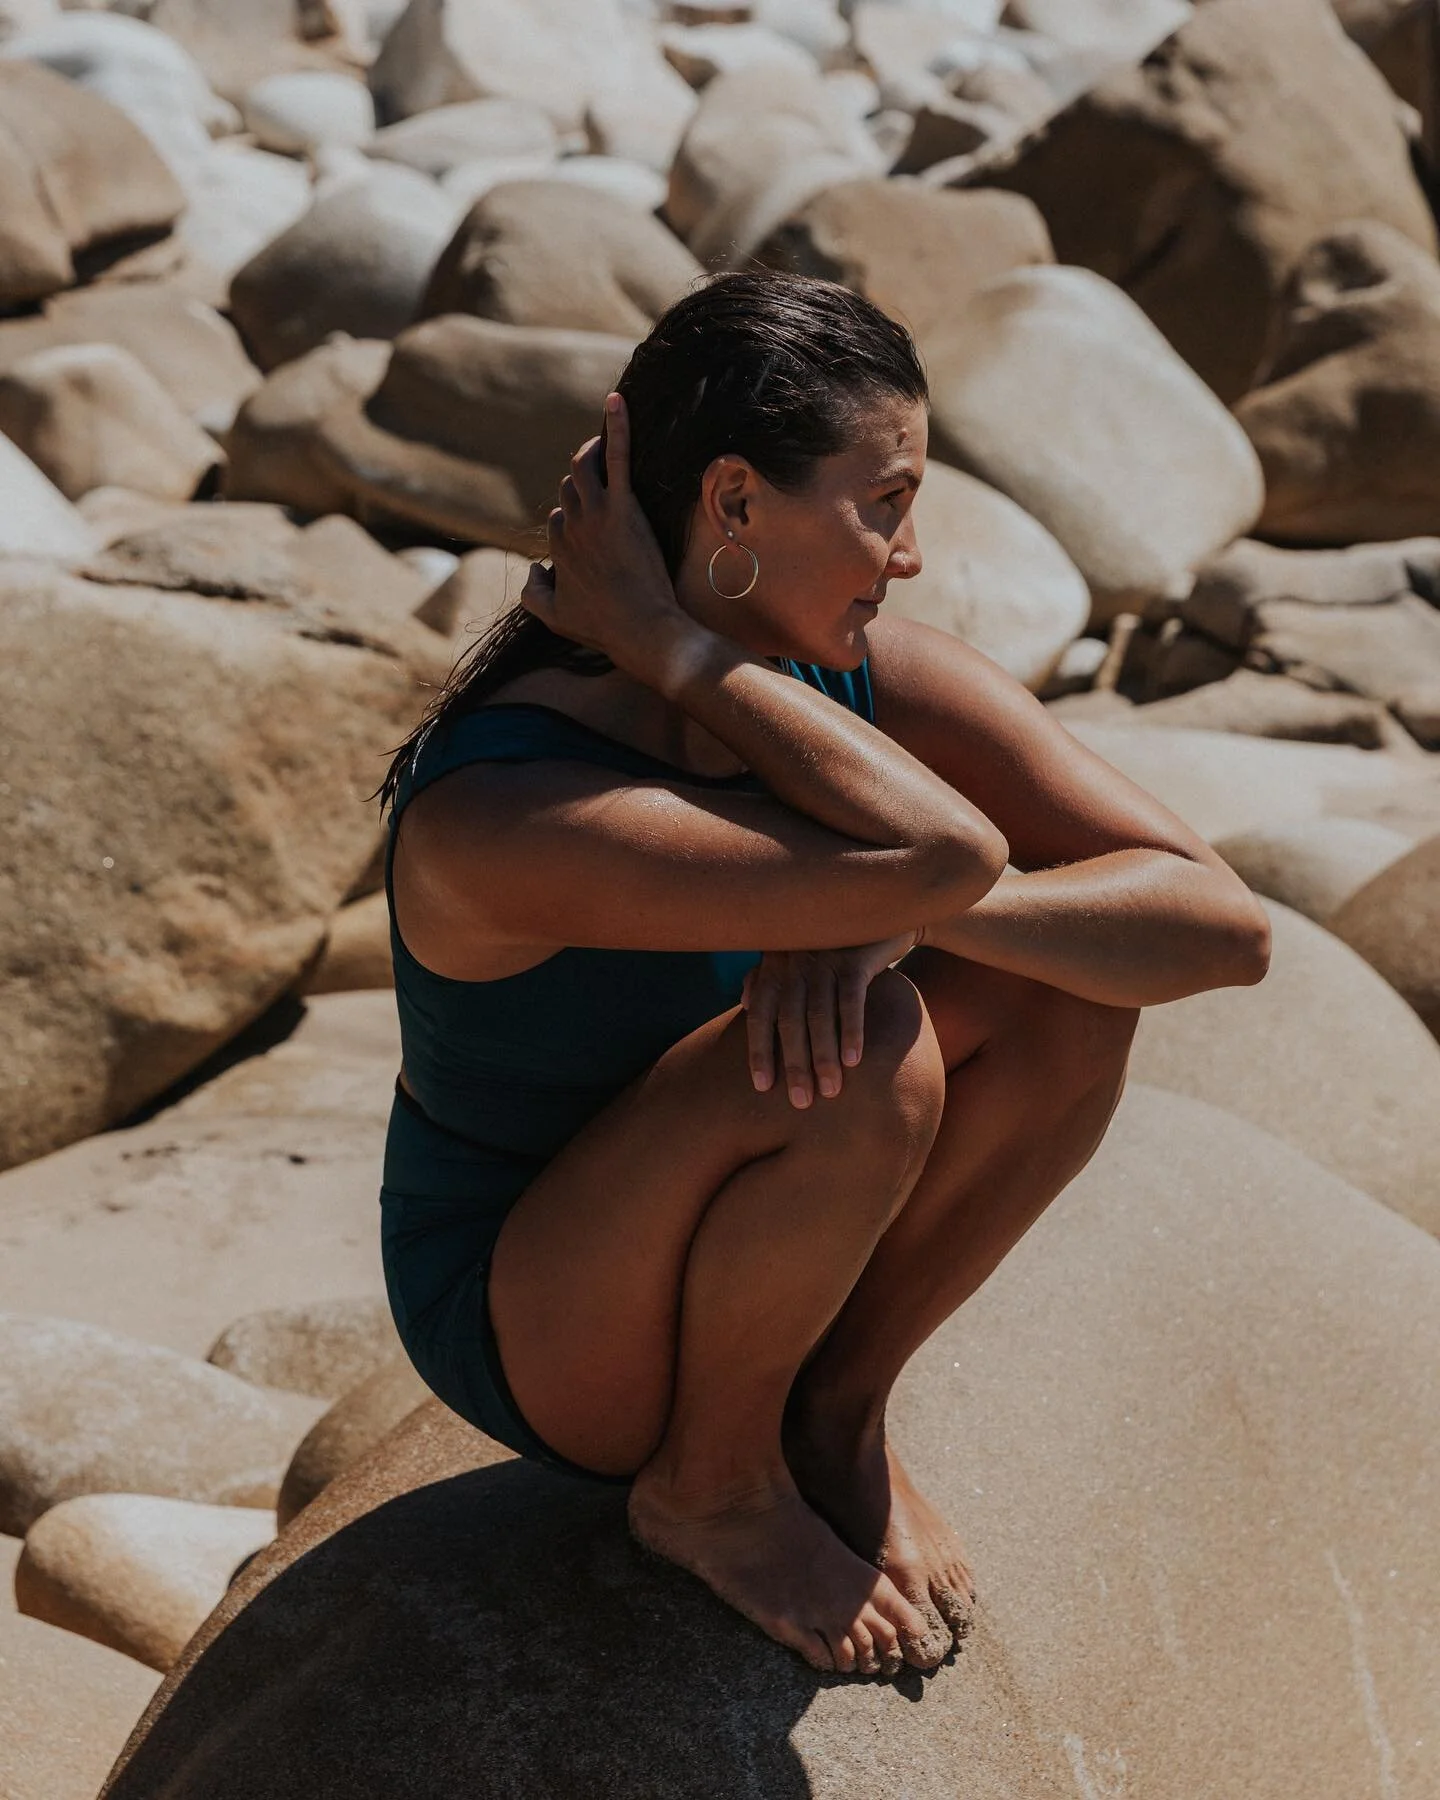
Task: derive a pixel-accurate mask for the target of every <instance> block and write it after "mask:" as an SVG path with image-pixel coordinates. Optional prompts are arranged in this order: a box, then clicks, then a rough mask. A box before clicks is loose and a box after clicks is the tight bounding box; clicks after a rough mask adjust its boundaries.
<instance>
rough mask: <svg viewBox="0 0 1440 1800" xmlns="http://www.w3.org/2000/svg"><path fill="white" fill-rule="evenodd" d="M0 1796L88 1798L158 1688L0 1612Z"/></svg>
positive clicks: (100, 1652) (60, 1636) (87, 1646)
mask: <svg viewBox="0 0 1440 1800" xmlns="http://www.w3.org/2000/svg"><path fill="white" fill-rule="evenodd" d="M0 1669H3V1670H4V1672H5V1678H4V1680H3V1681H0V1793H3V1794H4V1795H5V1800H94V1796H95V1790H96V1787H97V1785H98V1783H100V1782H101V1781H103V1780H104V1779H105V1771H106V1770H107V1769H108V1768H109V1767H110V1765H111V1763H112V1762H113V1761H114V1760H115V1757H116V1756H117V1755H118V1754H119V1752H120V1749H121V1746H122V1745H123V1744H124V1742H125V1739H126V1738H127V1737H128V1736H129V1734H130V1731H131V1729H132V1728H133V1727H134V1725H135V1722H136V1720H137V1719H138V1718H139V1717H140V1715H141V1713H142V1712H144V1710H145V1705H146V1702H147V1701H148V1700H149V1699H150V1697H151V1695H152V1694H153V1693H154V1692H155V1689H156V1687H157V1685H158V1683H159V1677H158V1676H157V1675H156V1674H155V1673H154V1671H153V1670H151V1669H147V1668H145V1667H144V1666H143V1665H142V1664H140V1663H138V1662H135V1661H134V1660H133V1659H132V1658H130V1657H128V1656H121V1655H120V1654H119V1653H118V1652H117V1651H115V1650H104V1649H102V1648H101V1647H100V1645H99V1644H92V1643H89V1642H87V1641H86V1639H84V1638H82V1637H76V1636H75V1634H74V1633H73V1632H69V1631H57V1630H56V1628H55V1627H54V1626H53V1625H42V1624H41V1623H40V1621H39V1620H38V1619H27V1618H24V1617H23V1616H22V1615H21V1614H19V1613H17V1612H13V1611H11V1610H10V1609H9V1608H8V1607H4V1606H0Z"/></svg>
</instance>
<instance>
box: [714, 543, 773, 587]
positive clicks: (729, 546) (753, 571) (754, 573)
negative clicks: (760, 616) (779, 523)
mask: <svg viewBox="0 0 1440 1800" xmlns="http://www.w3.org/2000/svg"><path fill="white" fill-rule="evenodd" d="M721 550H741V551H743V552H744V553H745V555H746V556H748V557H749V558H750V579H749V580H748V581H747V582H746V583H745V585H744V587H743V588H741V590H740V592H739V593H738V594H727V593H725V592H724V591H723V590H722V589H720V588H718V587H717V586H716V585H715V563H716V560H717V558H718V557H719V555H720V551H721ZM706 575H707V576H708V577H709V581H710V591H711V593H712V594H718V595H719V596H720V598H721V599H722V600H743V599H744V598H745V596H746V595H747V594H748V593H749V592H750V590H751V588H753V587H754V585H755V583H756V582H757V581H758V580H759V579H760V558H759V557H758V556H757V555H756V554H755V552H754V551H753V550H752V549H751V548H750V546H749V545H748V544H737V543H736V541H735V539H734V538H730V539H729V540H727V542H725V543H723V544H721V545H720V546H719V547H718V548H717V549H716V551H715V554H714V556H712V557H711V558H710V566H709V568H708V569H707V570H706Z"/></svg>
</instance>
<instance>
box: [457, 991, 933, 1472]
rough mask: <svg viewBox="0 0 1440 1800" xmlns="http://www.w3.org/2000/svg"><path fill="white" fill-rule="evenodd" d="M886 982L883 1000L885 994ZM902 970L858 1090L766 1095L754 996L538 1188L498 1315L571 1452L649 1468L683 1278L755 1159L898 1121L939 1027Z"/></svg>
mask: <svg viewBox="0 0 1440 1800" xmlns="http://www.w3.org/2000/svg"><path fill="white" fill-rule="evenodd" d="M877 988H878V990H879V992H878V998H877ZM928 1029H929V1027H928V1021H926V1019H925V1014H924V1008H923V1005H922V1004H921V1003H920V1001H919V997H918V995H917V994H916V991H915V989H914V988H913V986H912V985H911V984H910V983H909V982H908V981H906V980H905V979H904V978H903V977H901V976H890V977H888V978H882V980H881V982H880V983H878V984H876V987H872V990H871V1001H870V1004H869V1006H868V1007H867V1019H866V1050H865V1057H864V1060H863V1061H862V1064H861V1066H860V1069H859V1070H849V1071H847V1072H846V1078H845V1088H844V1090H843V1091H842V1092H841V1094H840V1095H839V1096H837V1097H836V1098H835V1099H831V1100H818V1099H817V1100H816V1101H815V1103H814V1104H813V1105H812V1106H810V1107H809V1108H807V1109H804V1110H797V1109H795V1108H794V1107H792V1106H791V1104H790V1102H789V1100H788V1098H787V1097H786V1095H785V1093H784V1088H783V1084H779V1085H777V1086H776V1087H775V1088H772V1089H771V1090H770V1091H769V1092H768V1093H764V1094H761V1093H757V1092H756V1091H755V1089H754V1087H753V1086H752V1084H751V1081H750V1076H749V1070H748V1065H747V1057H746V1044H745V1024H744V1014H743V1013H742V1012H741V1011H740V1009H739V1008H736V1009H733V1010H732V1011H730V1012H727V1013H722V1014H720V1015H719V1016H718V1017H717V1018H714V1019H711V1020H709V1021H707V1022H706V1023H705V1024H704V1025H702V1026H700V1027H699V1028H698V1029H697V1030H695V1031H693V1032H691V1033H690V1035H689V1036H688V1037H685V1038H682V1039H681V1040H680V1042H679V1043H677V1044H675V1045H673V1046H672V1047H671V1049H669V1050H668V1051H667V1052H666V1053H665V1055H664V1056H662V1057H661V1058H660V1059H659V1061H658V1062H657V1063H656V1064H655V1065H654V1066H653V1067H652V1068H651V1069H649V1070H648V1071H647V1072H646V1073H645V1074H644V1075H643V1076H642V1077H640V1078H639V1079H638V1080H637V1081H636V1082H634V1083H633V1084H632V1085H631V1086H630V1087H629V1088H627V1089H626V1090H625V1091H624V1092H623V1093H622V1094H621V1095H620V1096H619V1097H618V1098H617V1099H616V1100H614V1101H613V1102H612V1103H611V1104H610V1105H609V1106H607V1107H606V1108H605V1110H604V1111H603V1112H602V1113H600V1114H599V1115H597V1117H596V1118H594V1119H592V1120H591V1121H590V1123H589V1124H588V1125H587V1126H586V1127H585V1128H584V1130H583V1131H581V1132H580V1133H579V1134H578V1135H577V1136H576V1137H575V1138H574V1139H572V1140H571V1142H570V1143H569V1144H567V1145H566V1146H565V1148H564V1149H563V1150H561V1151H560V1152H559V1154H558V1155H557V1156H556V1157H555V1158H554V1160H553V1161H551V1162H550V1163H549V1164H547V1166H546V1167H545V1169H544V1170H543V1171H542V1173H541V1174H540V1175H539V1176H537V1177H536V1179H535V1180H534V1181H533V1182H532V1183H531V1184H530V1186H529V1187H528V1188H527V1189H526V1190H525V1192H524V1194H523V1195H522V1196H521V1197H520V1199H519V1200H518V1201H517V1202H516V1204H515V1206H514V1208H513V1209H512V1211H511V1212H510V1214H509V1216H508V1217H507V1219H506V1221H505V1224H504V1226H503V1228H502V1230H501V1233H500V1236H499V1240H498V1242H497V1244H496V1246H495V1254H494V1259H493V1262H492V1264H491V1271H490V1281H489V1305H490V1316H491V1319H492V1321H493V1325H494V1329H495V1334H496V1339H497V1342H498V1344H499V1348H500V1354H501V1359H502V1362H503V1365H504V1369H505V1374H506V1378H507V1380H508V1382H509V1385H510V1388H511V1391H512V1393H513V1394H514V1396H515V1400H516V1402H517V1404H518V1405H519V1407H520V1410H521V1412H522V1413H523V1414H524V1416H525V1417H526V1419H527V1421H528V1423H529V1424H530V1425H531V1427H532V1428H533V1429H534V1430H535V1431H537V1432H538V1433H539V1435H540V1436H541V1437H542V1438H543V1439H545V1440H546V1441H547V1442H549V1443H551V1444H552V1445H553V1446H554V1447H555V1449H557V1450H558V1451H560V1452H561V1453H562V1454H565V1455H567V1456H569V1455H573V1454H574V1449H573V1445H574V1444H575V1442H576V1441H577V1440H583V1441H585V1442H587V1443H590V1444H593V1443H594V1442H595V1440H596V1432H595V1429H594V1422H595V1421H596V1420H597V1419H603V1420H604V1421H605V1423H606V1430H605V1436H606V1440H607V1446H608V1451H609V1453H607V1455H606V1456H605V1457H604V1459H603V1468H602V1462H601V1461H600V1460H599V1459H597V1458H596V1456H595V1455H594V1454H593V1453H592V1454H591V1455H590V1456H589V1457H588V1458H579V1459H577V1460H587V1461H588V1462H589V1464H590V1466H592V1467H595V1468H597V1469H602V1472H605V1473H620V1472H633V1470H634V1469H635V1468H638V1467H639V1466H640V1465H641V1464H642V1463H643V1462H644V1461H645V1460H646V1459H647V1458H648V1456H649V1454H650V1453H651V1451H652V1450H653V1449H654V1447H655V1445H656V1443H657V1442H658V1440H659V1438H660V1436H661V1434H662V1433H663V1430H664V1426H665V1421H666V1419H667V1417H668V1415H669V1410H670V1402H671V1389H672V1384H673V1377H674V1359H675V1346H676V1337H677V1327H678V1317H679V1305H680V1293H681V1286H682V1283H683V1280H684V1273H685V1264H686V1259H687V1256H688V1254H689V1250H690V1244H691V1240H692V1239H693V1237H694V1235H695V1232H696V1229H697V1227H698V1226H699V1223H700V1220H701V1218H702V1217H703V1215H704V1213H705V1209H706V1208H707V1207H708V1206H709V1204H710V1202H711V1201H712V1200H713V1199H714V1197H715V1195H716V1193H717V1191H718V1190H719V1189H720V1188H721V1187H722V1186H723V1185H724V1184H725V1182H726V1181H727V1180H728V1179H729V1178H730V1177H731V1176H732V1175H733V1174H734V1173H735V1172H736V1171H737V1170H738V1169H740V1168H742V1167H743V1166H745V1165H746V1164H747V1163H751V1162H753V1161H755V1160H756V1159H757V1158H762V1157H766V1156H770V1155H773V1154H775V1153H776V1152H778V1151H781V1150H783V1149H785V1148H787V1147H788V1146H790V1145H793V1144H795V1143H796V1142H797V1141H803V1140H806V1139H809V1140H811V1141H812V1142H813V1143H815V1144H816V1146H817V1147H826V1148H828V1147H830V1146H835V1145H841V1144H843V1145H844V1146H845V1152H846V1154H847V1155H852V1156H860V1157H863V1154H864V1149H863V1146H864V1143H865V1142H866V1141H867V1134H868V1137H869V1138H871V1139H873V1138H874V1137H875V1135H876V1134H877V1133H883V1132H884V1130H885V1116H886V1107H887V1095H888V1093H889V1090H890V1088H891V1087H892V1086H893V1077H894V1074H895V1071H896V1069H897V1068H898V1066H899V1064H900V1063H901V1062H902V1061H903V1060H904V1058H905V1056H906V1055H907V1054H908V1053H909V1050H910V1048H911V1046H912V1045H913V1043H914V1041H915V1039H916V1038H917V1036H918V1035H919V1034H920V1033H921V1032H928Z"/></svg>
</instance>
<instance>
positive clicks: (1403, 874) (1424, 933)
mask: <svg viewBox="0 0 1440 1800" xmlns="http://www.w3.org/2000/svg"><path fill="white" fill-rule="evenodd" d="M1329 926H1330V929H1331V931H1333V932H1334V933H1335V935H1336V937H1339V938H1343V939H1344V940H1345V942H1346V943H1347V944H1349V945H1350V947H1351V949H1352V950H1357V951H1358V952H1359V953H1360V955H1361V956H1363V957H1364V958H1365V960H1366V962H1368V963H1369V964H1370V965H1371V967H1372V968H1375V969H1378V970H1379V971H1380V973H1381V974H1382V975H1383V976H1384V977H1385V979H1386V980H1387V981H1388V982H1389V983H1390V985H1391V986H1392V987H1393V988H1395V989H1397V990H1398V992H1400V993H1401V994H1403V995H1404V997H1405V999H1406V1000H1408V1001H1409V1003H1410V1004H1411V1006H1413V1007H1414V1009H1415V1011H1416V1012H1417V1013H1419V1015H1420V1017H1421V1019H1422V1020H1423V1021H1424V1023H1425V1024H1426V1026H1427V1027H1428V1028H1429V1030H1430V1031H1431V1032H1432V1033H1434V1035H1435V1036H1436V1037H1440V836H1436V837H1433V838H1430V839H1429V840H1428V841H1427V842H1425V843H1423V844H1418V845H1417V846H1416V847H1415V849H1413V850H1412V851H1411V852H1410V853H1409V855H1408V856H1403V857H1400V858H1399V859H1398V860H1397V861H1395V862H1392V863H1390V864H1389V865H1388V867H1386V868H1384V869H1382V870H1381V872H1380V873H1379V874H1378V875H1376V876H1375V877H1374V878H1373V879H1372V880H1370V881H1368V882H1366V884H1365V886H1364V887H1362V888H1360V889H1359V890H1358V892H1356V893H1354V894H1352V895H1351V896H1350V898H1349V899H1348V900H1347V901H1346V902H1345V904H1344V905H1343V906H1342V907H1340V908H1339V909H1338V910H1337V911H1336V912H1334V913H1332V914H1331V916H1330V920H1329Z"/></svg>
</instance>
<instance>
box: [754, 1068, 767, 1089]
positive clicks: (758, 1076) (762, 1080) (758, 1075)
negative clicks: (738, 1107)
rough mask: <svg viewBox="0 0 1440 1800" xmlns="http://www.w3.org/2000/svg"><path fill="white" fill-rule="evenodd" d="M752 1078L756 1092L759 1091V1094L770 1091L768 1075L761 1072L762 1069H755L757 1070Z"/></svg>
mask: <svg viewBox="0 0 1440 1800" xmlns="http://www.w3.org/2000/svg"><path fill="white" fill-rule="evenodd" d="M753 1080H754V1082H755V1089H756V1092H757V1093H761V1094H768V1093H769V1091H770V1077H769V1076H768V1075H766V1074H765V1073H764V1072H763V1071H762V1070H760V1069H757V1070H756V1071H755V1074H754V1076H753Z"/></svg>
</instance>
